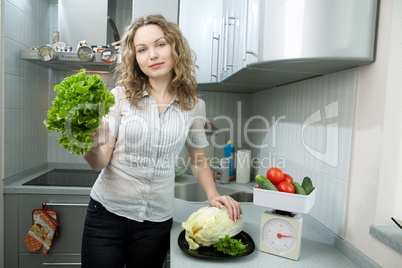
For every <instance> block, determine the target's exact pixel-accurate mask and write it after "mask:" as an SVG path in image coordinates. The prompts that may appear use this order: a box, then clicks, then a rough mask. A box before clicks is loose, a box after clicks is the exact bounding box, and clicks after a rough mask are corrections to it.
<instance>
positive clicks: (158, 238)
mask: <svg viewBox="0 0 402 268" xmlns="http://www.w3.org/2000/svg"><path fill="white" fill-rule="evenodd" d="M121 53H122V62H121V64H120V65H119V66H118V73H119V80H118V82H117V87H116V88H114V89H113V90H112V92H113V94H114V95H115V100H116V104H115V106H114V107H113V108H112V109H111V111H110V113H109V115H108V118H107V119H106V120H105V121H106V122H105V123H104V124H103V125H102V126H101V127H100V128H99V129H98V132H97V133H96V134H95V135H93V136H92V137H93V138H94V140H95V145H94V146H93V148H91V150H90V151H89V152H86V153H84V158H85V159H86V161H87V162H88V163H89V164H90V166H91V167H92V168H93V169H95V170H102V172H101V173H100V175H99V178H98V179H97V181H96V182H95V184H94V186H93V188H92V191H91V200H90V203H89V206H88V211H87V218H86V221H85V227H84V234H83V245H82V265H83V267H97V268H99V267H123V266H124V264H125V265H126V267H134V266H135V267H161V266H162V264H163V262H164V259H165V257H166V253H167V251H168V249H169V240H170V229H171V226H172V216H173V206H174V160H175V159H176V157H177V156H178V154H179V152H180V151H181V149H182V147H183V146H186V148H187V150H188V154H189V160H190V165H191V169H192V171H193V174H194V176H195V178H196V180H197V182H198V183H199V185H200V187H201V188H202V189H203V190H204V192H205V194H206V195H207V197H208V201H209V204H210V205H211V206H215V207H222V205H224V206H226V207H227V208H228V211H229V216H230V217H231V219H233V220H236V219H238V218H239V217H240V214H241V213H242V212H241V207H240V205H239V203H238V202H236V201H235V200H233V199H232V198H230V197H228V196H220V195H219V193H218V192H217V191H216V188H215V184H214V182H213V179H212V176H211V171H210V168H209V165H208V163H207V161H206V159H205V155H204V149H203V148H204V147H205V146H207V144H208V142H207V140H206V137H205V132H204V129H203V128H204V123H205V120H204V118H205V104H204V102H203V101H202V100H201V99H199V98H198V94H197V92H196V81H195V78H194V77H193V75H192V74H193V73H194V67H195V65H194V63H193V58H192V55H193V54H192V51H191V50H190V48H189V46H188V43H187V41H186V40H185V38H184V37H183V36H182V34H181V32H180V30H179V28H178V26H177V25H176V24H174V23H170V22H167V21H166V20H165V19H164V18H163V17H162V16H160V15H152V16H148V17H142V18H139V19H137V20H135V21H133V22H132V23H131V25H129V27H128V28H127V29H126V32H125V35H124V37H123V39H122V43H121Z"/></svg>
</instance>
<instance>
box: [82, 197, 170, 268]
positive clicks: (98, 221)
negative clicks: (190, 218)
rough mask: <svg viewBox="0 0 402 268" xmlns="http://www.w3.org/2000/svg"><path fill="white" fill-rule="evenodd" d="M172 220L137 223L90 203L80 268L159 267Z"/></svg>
mask: <svg viewBox="0 0 402 268" xmlns="http://www.w3.org/2000/svg"><path fill="white" fill-rule="evenodd" d="M172 223H173V220H172V219H169V220H167V221H165V222H150V221H144V222H137V221H133V220H130V219H127V218H125V217H120V216H117V215H115V214H113V213H111V212H109V211H107V210H106V209H105V208H104V207H103V206H102V204H100V203H99V202H97V201H95V200H93V199H92V198H91V200H90V201H89V205H88V210H87V216H86V219H85V226H84V234H83V239H82V249H81V254H82V255H81V261H82V267H83V268H92V267H94V268H95V267H96V268H102V267H104V268H115V267H116V268H119V267H124V265H126V266H125V267H126V268H131V267H139V268H142V267H146V268H148V267H155V268H156V267H162V265H163V262H164V260H165V257H166V254H167V251H168V250H169V244H170V229H171V228H172Z"/></svg>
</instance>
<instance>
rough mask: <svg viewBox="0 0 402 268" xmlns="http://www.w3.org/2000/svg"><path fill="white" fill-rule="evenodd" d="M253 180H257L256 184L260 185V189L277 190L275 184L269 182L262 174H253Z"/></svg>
mask: <svg viewBox="0 0 402 268" xmlns="http://www.w3.org/2000/svg"><path fill="white" fill-rule="evenodd" d="M255 181H256V182H257V184H258V186H260V187H261V189H265V190H271V191H278V189H276V187H275V185H273V184H272V182H270V181H269V180H268V179H267V178H265V177H264V176H262V175H257V176H255Z"/></svg>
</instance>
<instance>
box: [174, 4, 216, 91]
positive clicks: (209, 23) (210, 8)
mask: <svg viewBox="0 0 402 268" xmlns="http://www.w3.org/2000/svg"><path fill="white" fill-rule="evenodd" d="M222 4H223V1H222V0H204V1H194V0H180V10H179V26H180V28H181V31H182V33H183V35H184V36H185V37H186V39H187V40H188V42H189V43H190V47H191V49H192V50H193V51H194V52H195V53H196V54H197V60H196V64H197V65H198V67H199V69H198V70H197V71H196V76H197V81H198V83H216V82H219V75H220V70H219V65H220V59H221V58H220V54H221V53H220V50H221V46H222Z"/></svg>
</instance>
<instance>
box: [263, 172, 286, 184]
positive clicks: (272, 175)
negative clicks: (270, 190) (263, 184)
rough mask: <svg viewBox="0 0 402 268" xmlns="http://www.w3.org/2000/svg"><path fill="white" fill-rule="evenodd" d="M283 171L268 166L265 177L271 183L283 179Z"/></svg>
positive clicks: (276, 182)
mask: <svg viewBox="0 0 402 268" xmlns="http://www.w3.org/2000/svg"><path fill="white" fill-rule="evenodd" d="M283 178H284V176H283V172H282V170H280V169H279V168H270V169H269V170H268V172H267V179H268V180H269V181H270V182H272V184H273V185H277V184H278V183H280V182H282V181H283Z"/></svg>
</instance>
